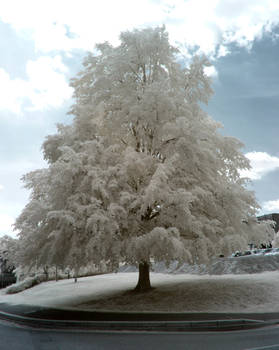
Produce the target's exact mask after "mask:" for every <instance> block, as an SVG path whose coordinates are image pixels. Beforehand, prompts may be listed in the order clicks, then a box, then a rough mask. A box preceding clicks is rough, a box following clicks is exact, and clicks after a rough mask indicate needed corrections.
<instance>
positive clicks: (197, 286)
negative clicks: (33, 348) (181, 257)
mask: <svg viewBox="0 0 279 350" xmlns="http://www.w3.org/2000/svg"><path fill="white" fill-rule="evenodd" d="M151 276H152V281H153V286H154V287H155V289H154V290H152V291H150V292H148V293H143V294H142V293H141V294H138V295H135V294H134V293H132V294H131V293H130V294H129V293H127V291H129V290H130V291H131V290H132V288H133V287H134V285H135V283H136V280H137V273H117V274H108V275H100V276H94V277H84V278H80V279H79V281H78V283H74V281H73V279H70V280H68V279H66V280H62V281H58V282H55V281H50V282H44V283H41V284H40V285H38V286H35V287H33V288H31V289H27V290H25V291H24V292H21V293H18V294H13V295H5V294H4V292H5V291H4V290H2V291H1V293H0V303H10V304H28V305H38V306H47V307H62V308H64V307H65V308H78V309H83V310H94V309H103V310H115V311H125V310H126V311H169V312H279V306H278V305H279V293H278V290H279V273H278V271H276V272H264V273H260V274H252V275H251V274H243V275H231V274H228V275H220V276H209V275H204V276H198V275H190V274H180V275H166V274H161V273H152V274H151Z"/></svg>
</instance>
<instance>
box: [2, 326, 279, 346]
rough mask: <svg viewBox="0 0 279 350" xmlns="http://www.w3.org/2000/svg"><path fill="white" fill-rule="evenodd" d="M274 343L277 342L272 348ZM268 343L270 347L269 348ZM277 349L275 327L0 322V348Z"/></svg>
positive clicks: (276, 328)
mask: <svg viewBox="0 0 279 350" xmlns="http://www.w3.org/2000/svg"><path fill="white" fill-rule="evenodd" d="M274 344H278V345H277V346H276V347H274ZM270 346H272V347H270ZM261 347H265V348H264V349H265V350H268V349H270V350H271V349H272V350H276V349H277V350H278V349H279V327H278V326H275V327H274V326H273V327H269V328H261V329H257V330H249V331H234V332H211V333H206V332H203V333H197V332H195V333H175V334H174V333H171V334H166V333H157V334H152V333H123V332H119V333H93V332H83V333H82V332H73V331H69V332H65V331H61V332H60V331H55V330H54V331H52V330H32V329H25V328H19V327H14V326H12V325H11V324H8V323H5V322H4V321H1V322H0V349H1V350H107V349H109V350H141V349H144V350H157V349H160V350H170V349H171V350H182V349H183V350H244V349H255V348H257V349H258V348H261Z"/></svg>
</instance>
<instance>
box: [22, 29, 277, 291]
mask: <svg viewBox="0 0 279 350" xmlns="http://www.w3.org/2000/svg"><path fill="white" fill-rule="evenodd" d="M120 41H121V44H120V45H119V46H117V47H113V46H111V45H110V44H109V43H103V44H100V45H97V46H96V50H95V51H94V53H90V54H88V56H87V57H86V59H85V60H84V69H83V70H82V71H81V72H80V73H79V75H78V76H77V78H75V79H73V80H72V84H71V85H72V86H73V87H74V91H75V93H74V97H75V101H76V102H75V104H74V105H73V107H72V109H71V111H70V113H71V114H73V115H74V120H73V124H72V125H70V126H64V125H59V126H58V132H57V134H55V135H51V136H49V137H48V138H47V139H46V141H45V142H44V144H43V151H44V156H45V159H46V160H47V161H48V163H49V167H48V168H46V169H41V170H37V171H34V172H31V173H29V174H27V175H25V176H24V178H23V179H24V181H25V184H26V187H27V188H29V189H31V191H32V192H31V198H30V202H29V203H28V204H27V206H26V207H25V209H24V210H23V212H22V214H21V215H20V216H19V218H18V219H17V222H16V228H17V229H18V230H19V231H20V234H19V236H20V245H21V247H22V261H23V263H25V264H31V263H36V264H39V265H45V264H48V265H51V264H55V265H61V266H71V267H73V268H78V267H79V266H84V265H86V264H87V263H89V262H90V263H94V264H96V265H98V264H100V263H101V262H102V263H104V262H105V263H106V264H109V265H111V266H112V267H116V266H118V264H119V263H121V262H128V263H132V264H138V265H139V272H140V273H139V282H138V285H137V289H138V290H144V289H148V288H150V281H149V265H150V262H151V261H165V262H167V263H168V262H170V261H172V260H179V261H181V262H185V261H187V262H189V263H196V262H198V263H201V262H208V261H210V258H212V257H214V256H216V255H219V254H220V253H222V254H225V255H227V254H229V253H231V252H232V251H234V250H236V249H239V248H241V247H243V246H246V244H247V243H248V242H253V243H257V242H262V241H264V240H265V239H266V235H268V234H270V231H269V230H268V228H267V227H268V226H264V224H259V223H257V220H256V217H255V213H256V210H257V208H258V205H257V203H256V201H255V198H254V195H253V193H251V192H250V191H248V190H247V189H246V180H245V179H242V178H240V175H239V170H241V169H247V168H249V162H248V160H247V159H246V158H245V157H244V155H243V154H242V153H241V147H242V146H243V145H242V144H241V143H240V142H239V141H238V140H237V139H235V138H232V137H225V136H222V135H221V134H220V133H219V132H218V129H219V128H220V127H221V125H220V124H218V123H217V122H215V121H214V120H213V119H212V118H210V117H209V116H208V115H207V114H206V113H205V112H204V111H203V110H202V109H201V106H200V103H201V102H203V103H207V101H208V99H209V97H210V95H211V94H212V90H211V88H210V79H209V78H208V76H206V74H205V73H204V67H205V66H208V65H209V63H208V61H207V60H206V59H205V58H197V57H196V58H194V59H193V61H192V63H191V64H190V65H188V66H187V65H185V63H183V60H182V59H181V56H179V50H178V49H177V48H175V47H173V46H171V45H170V43H169V40H168V34H167V32H166V31H165V28H164V27H162V28H155V29H151V28H148V29H143V30H134V31H131V32H124V33H122V34H121V35H120ZM179 57H180V59H179ZM178 59H179V60H178ZM269 239H270V238H269Z"/></svg>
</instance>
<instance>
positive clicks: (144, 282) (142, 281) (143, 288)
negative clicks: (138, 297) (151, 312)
mask: <svg viewBox="0 0 279 350" xmlns="http://www.w3.org/2000/svg"><path fill="white" fill-rule="evenodd" d="M151 289H152V287H151V283H150V270H149V264H148V263H147V262H143V263H140V264H139V279H138V283H137V285H136V288H135V289H134V291H135V292H139V293H141V292H147V291H149V290H151Z"/></svg>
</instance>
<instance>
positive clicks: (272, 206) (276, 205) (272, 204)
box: [262, 199, 279, 212]
mask: <svg viewBox="0 0 279 350" xmlns="http://www.w3.org/2000/svg"><path fill="white" fill-rule="evenodd" d="M262 209H263V210H264V211H265V212H266V211H268V212H279V199H277V200H274V201H267V202H264V203H263V205H262Z"/></svg>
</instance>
